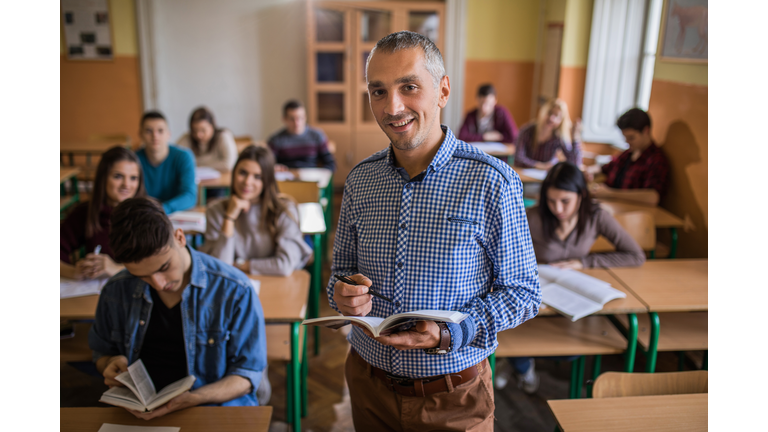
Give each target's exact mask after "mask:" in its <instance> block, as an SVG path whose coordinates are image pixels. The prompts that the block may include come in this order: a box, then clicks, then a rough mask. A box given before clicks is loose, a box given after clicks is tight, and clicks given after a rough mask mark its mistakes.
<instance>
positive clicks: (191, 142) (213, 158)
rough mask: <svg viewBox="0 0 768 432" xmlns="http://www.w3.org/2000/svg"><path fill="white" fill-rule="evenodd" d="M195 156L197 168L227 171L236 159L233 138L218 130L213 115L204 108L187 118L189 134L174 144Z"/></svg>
mask: <svg viewBox="0 0 768 432" xmlns="http://www.w3.org/2000/svg"><path fill="white" fill-rule="evenodd" d="M176 145H178V146H179V147H186V148H188V149H190V150H192V152H193V153H194V154H195V161H196V162H197V166H201V167H202V166H204V167H210V168H214V169H217V170H219V171H228V170H229V169H231V168H232V166H233V165H234V164H235V159H237V146H236V145H235V137H234V136H233V135H232V132H230V131H229V130H227V129H224V128H218V127H217V126H216V120H214V118H213V113H212V112H211V111H210V110H209V109H208V108H205V107H200V108H197V109H195V110H194V111H193V112H192V115H191V116H190V117H189V132H188V133H186V134H184V135H183V136H182V137H181V138H179V141H178V142H177V143H176Z"/></svg>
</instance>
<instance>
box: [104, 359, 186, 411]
mask: <svg viewBox="0 0 768 432" xmlns="http://www.w3.org/2000/svg"><path fill="white" fill-rule="evenodd" d="M115 379H116V380H117V381H119V382H120V383H122V384H123V385H125V387H112V388H111V389H109V390H107V391H105V392H104V394H102V396H101V399H100V400H101V402H105V403H108V404H111V405H116V406H122V407H125V408H130V409H133V410H136V411H152V410H154V409H155V408H157V407H160V406H162V405H163V404H165V403H166V402H168V401H169V400H171V399H173V398H174V397H176V396H178V395H180V394H182V393H184V392H185V391H187V390H189V389H190V388H192V384H193V383H194V382H195V379H196V378H195V377H194V376H192V375H189V376H187V377H184V378H182V379H180V380H178V381H175V382H173V383H171V384H168V385H167V386H166V387H165V388H163V389H162V390H160V392H159V393H157V392H156V391H155V384H154V383H153V382H152V378H151V377H150V376H149V373H148V372H147V369H146V367H144V363H143V362H142V361H141V359H139V360H137V361H135V362H134V363H133V364H132V365H130V366H128V371H127V372H123V373H121V374H120V375H118V376H116V377H115Z"/></svg>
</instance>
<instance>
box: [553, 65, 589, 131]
mask: <svg viewBox="0 0 768 432" xmlns="http://www.w3.org/2000/svg"><path fill="white" fill-rule="evenodd" d="M586 83H587V68H586V67H579V66H574V67H568V66H563V67H561V68H560V85H559V88H558V90H557V93H558V97H559V98H560V99H563V100H564V101H565V103H566V104H568V112H569V113H570V114H571V120H574V121H575V120H576V119H577V118H581V113H582V108H583V107H584V86H585V85H586Z"/></svg>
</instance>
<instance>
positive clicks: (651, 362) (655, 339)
mask: <svg viewBox="0 0 768 432" xmlns="http://www.w3.org/2000/svg"><path fill="white" fill-rule="evenodd" d="M648 316H649V317H650V319H651V341H650V343H649V346H648V353H647V354H646V360H647V361H646V364H645V371H646V372H648V373H653V372H655V371H656V356H657V355H658V352H657V349H658V346H659V327H660V323H659V314H657V313H656V312H651V313H650V314H648Z"/></svg>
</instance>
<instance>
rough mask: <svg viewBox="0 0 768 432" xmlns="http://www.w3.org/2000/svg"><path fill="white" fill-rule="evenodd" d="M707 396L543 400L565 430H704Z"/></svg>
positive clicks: (575, 431) (576, 431)
mask: <svg viewBox="0 0 768 432" xmlns="http://www.w3.org/2000/svg"><path fill="white" fill-rule="evenodd" d="M708 400H709V395H708V394H707V393H701V394H683V395H664V396H633V397H616V398H604V399H568V400H550V401H547V404H548V405H549V408H550V409H551V410H552V413H553V414H554V415H555V418H556V419H557V423H558V424H559V425H560V429H561V430H563V431H565V432H579V431H589V432H602V431H611V432H613V431H643V432H645V431H649V430H652V431H674V432H681V431H703V430H707V405H708Z"/></svg>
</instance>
